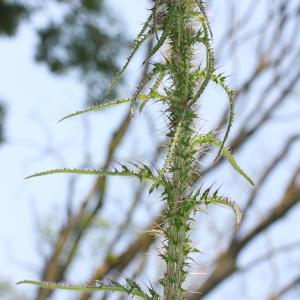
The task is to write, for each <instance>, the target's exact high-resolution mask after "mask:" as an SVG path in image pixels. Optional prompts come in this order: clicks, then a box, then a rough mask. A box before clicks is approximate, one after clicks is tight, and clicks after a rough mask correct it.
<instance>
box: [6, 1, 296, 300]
mask: <svg viewBox="0 0 300 300" xmlns="http://www.w3.org/2000/svg"><path fill="white" fill-rule="evenodd" d="M206 2H207V3H206V5H207V10H208V15H209V18H210V20H211V24H212V29H213V33H214V48H215V54H216V57H217V67H218V72H224V73H225V74H227V75H228V76H229V77H228V82H229V84H230V86H231V87H233V88H234V89H235V91H236V99H235V102H236V120H235V123H234V126H233V129H232V132H231V135H230V140H229V142H228V147H229V148H231V150H232V151H233V152H234V154H235V156H236V158H237V160H238V162H239V163H240V165H241V166H242V167H243V168H244V169H245V170H247V172H248V173H249V175H250V176H251V177H252V178H253V179H254V181H255V182H256V186H255V188H252V187H250V186H249V185H248V183H247V182H245V181H244V179H243V178H242V177H241V176H239V175H238V174H237V173H236V172H235V171H234V170H232V169H231V167H230V166H229V164H228V163H227V162H226V161H223V160H221V161H219V162H218V163H215V164H213V160H214V154H215V153H214V152H208V153H206V155H205V156H202V157H200V158H199V171H200V172H201V174H202V177H201V178H200V180H199V184H200V183H201V182H202V181H203V182H205V184H207V185H211V184H213V185H214V186H215V187H220V191H221V192H222V193H223V194H225V195H226V196H228V197H230V198H232V199H233V200H235V201H236V202H237V203H238V204H239V205H240V207H241V208H242V210H243V212H244V217H243V220H242V223H241V226H240V228H239V230H238V231H237V230H236V228H235V220H234V216H233V214H232V212H231V211H230V210H228V209H227V208H222V207H221V208H220V207H210V208H209V209H206V210H205V211H204V212H199V214H197V215H196V217H195V220H196V221H195V224H194V225H193V231H192V237H193V242H194V244H195V247H198V249H199V250H200V251H201V253H199V254H197V255H195V256H193V260H192V261H191V270H190V271H191V273H190V274H189V276H188V280H187V283H186V289H187V299H188V300H196V299H207V300H214V299H216V300H219V299H224V300H227V299H243V300H248V299H249V300H275V299H284V300H288V299H289V300H297V299H300V205H299V200H300V155H299V153H300V34H299V28H300V1H299V0H289V1H286V0H272V1H271V0H261V1H253V0H244V1H235V0H226V1H225V0H218V1H216V0H210V1H206ZM150 8H151V1H147V0H130V1H125V0H114V1H104V0H69V1H62V0H44V1H40V0H27V1H21V0H20V1H17V0H16V1H9V0H0V54H1V55H0V66H1V67H0V83H1V84H0V142H1V144H0V164H1V168H0V192H1V209H0V299H8V300H17V299H22V300H26V299H30V300H45V299H53V300H54V299H55V300H59V299H70V300H71V299H76V300H88V299H99V300H100V299H101V300H104V299H126V297H125V298H124V297H123V298H122V297H120V296H118V295H111V294H103V293H94V294H80V293H74V292H68V293H65V292H61V291H57V292H54V291H48V290H41V289H37V288H34V287H29V286H27V287H26V286H16V285H15V283H16V282H17V281H19V280H23V279H35V280H45V281H67V282H71V283H81V282H84V283H86V282H94V281H95V280H106V279H113V280H120V281H122V280H124V276H129V277H131V278H135V279H136V280H137V281H138V282H140V283H141V285H142V286H149V285H150V282H151V283H152V284H153V286H154V287H156V288H157V289H158V290H159V289H160V286H159V279H160V278H161V276H162V269H163V265H162V262H161V260H160V258H159V256H158V254H159V253H160V251H161V245H160V241H161V240H162V239H163V237H161V236H159V235H158V234H157V235H153V234H150V233H149V231H151V229H158V228H159V226H162V225H163V224H161V220H160V213H161V211H162V210H163V203H162V202H161V201H160V197H159V193H157V194H151V196H149V195H148V191H147V185H143V184H140V183H139V182H137V181H136V180H134V179H126V178H125V179H116V178H113V179H111V178H97V177H94V176H72V175H55V176H48V177H45V178H36V179H32V180H28V181H25V180H24V177H26V176H27V175H29V174H31V173H34V172H36V171H41V170H47V169H53V168H62V167H86V168H105V167H109V166H114V165H116V162H121V163H124V162H125V163H126V162H127V161H140V162H144V163H148V164H150V165H153V166H159V165H160V163H161V161H162V158H163V157H165V155H166V153H165V147H163V145H164V144H165V143H166V140H165V136H164V133H165V129H166V127H165V122H164V117H163V110H162V108H161V107H160V106H159V105H158V104H151V105H147V106H146V108H145V109H144V110H143V112H142V113H141V114H137V116H136V117H135V118H134V120H131V119H130V117H129V107H128V106H126V105H125V106H119V107H115V108H112V109H108V110H105V111H101V112H94V113H90V114H86V115H83V116H80V117H77V118H74V119H70V120H67V121H65V122H63V123H59V124H58V123H57V120H59V119H60V118H61V117H62V116H64V115H66V114H68V113H70V112H73V111H75V110H78V109H82V108H84V107H87V106H89V105H92V104H93V103H97V102H100V101H103V100H104V99H103V92H104V90H105V87H106V86H107V84H108V83H109V82H110V79H111V78H112V76H113V75H114V74H115V72H116V71H117V70H118V69H119V68H120V67H121V66H122V64H123V62H124V61H125V59H126V56H127V55H128V53H129V52H130V48H131V41H132V39H133V38H134V37H135V35H136V34H137V32H138V31H139V28H140V27H141V25H142V24H143V21H145V20H146V18H147V15H148V13H149V9H150ZM152 42H153V41H149V43H148V44H146V45H145V46H144V47H143V48H142V49H140V51H139V53H138V55H137V56H136V58H135V59H134V61H133V63H132V64H131V65H130V67H129V68H128V70H127V72H126V74H125V76H124V78H123V79H122V81H121V83H120V84H119V86H118V87H117V88H116V89H115V91H114V96H115V97H124V96H125V97H126V96H130V95H131V94H132V93H133V92H134V89H135V86H136V84H137V83H138V82H139V81H140V80H141V78H142V77H143V72H145V68H147V66H144V67H143V66H142V65H141V63H142V61H143V58H144V57H145V55H146V54H147V51H149V49H151V46H152ZM200 102H201V104H200V106H199V116H200V118H199V126H200V127H201V130H202V131H203V132H207V131H209V130H212V129H213V130H215V131H216V132H217V133H218V134H220V136H222V134H223V133H224V126H225V125H226V120H227V100H226V95H224V92H223V91H222V90H220V89H219V88H218V87H216V86H214V85H213V84H211V85H210V88H209V89H208V90H207V92H206V93H205V95H204V96H203V99H201V101H200Z"/></svg>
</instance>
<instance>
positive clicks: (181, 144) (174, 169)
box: [162, 0, 196, 300]
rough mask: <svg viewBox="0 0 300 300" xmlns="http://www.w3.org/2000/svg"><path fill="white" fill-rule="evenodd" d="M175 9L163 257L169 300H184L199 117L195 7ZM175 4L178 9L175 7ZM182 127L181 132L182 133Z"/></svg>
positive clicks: (183, 0) (184, 2)
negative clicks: (193, 102) (193, 144)
mask: <svg viewBox="0 0 300 300" xmlns="http://www.w3.org/2000/svg"><path fill="white" fill-rule="evenodd" d="M165 4H166V5H167V6H168V9H169V10H171V9H172V14H173V15H174V16H175V17H174V18H173V20H174V21H173V24H171V26H172V34H171V35H170V48H171V58H170V60H169V64H170V71H171V77H172V82H173V83H174V91H173V93H172V95H173V99H171V100H170V104H169V108H168V111H169V120H170V123H169V137H170V138H171V139H173V140H174V139H175V144H174V141H173V145H174V146H173V147H174V149H173V150H172V152H173V153H172V155H173V159H172V163H171V165H170V167H169V171H170V174H171V179H170V188H169V189H168V190H167V191H166V215H165V224H166V228H165V234H166V238H167V241H168V242H167V245H166V246H165V253H164V255H163V258H164V260H165V262H166V271H165V274H164V278H163V280H162V284H163V286H164V299H165V300H181V299H184V289H183V283H184V281H185V278H186V273H187V270H186V269H187V265H188V256H189V253H190V252H191V249H192V247H191V243H190V238H189V231H190V213H191V210H190V209H189V203H188V199H189V187H190V186H191V182H190V181H191V178H192V176H191V172H192V171H193V169H194V151H193V148H192V147H191V146H190V145H191V140H192V134H193V131H192V128H193V123H194V119H195V117H196V115H195V113H194V110H193V109H192V105H191V100H192V99H193V87H194V79H193V76H192V55H193V50H192V47H191V46H190V43H189V39H190V30H191V28H192V26H191V20H192V16H193V10H194V5H193V3H192V1H189V0H179V1H175V3H174V1H172V0H169V1H166V3H165ZM174 5H175V7H174ZM178 126H180V127H181V128H180V133H179V134H178V130H177V128H178Z"/></svg>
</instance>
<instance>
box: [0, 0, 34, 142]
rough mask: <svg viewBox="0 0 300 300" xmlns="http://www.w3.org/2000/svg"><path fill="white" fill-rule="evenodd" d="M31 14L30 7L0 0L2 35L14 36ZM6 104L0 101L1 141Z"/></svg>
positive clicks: (1, 138) (0, 28)
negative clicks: (22, 22)
mask: <svg viewBox="0 0 300 300" xmlns="http://www.w3.org/2000/svg"><path fill="white" fill-rule="evenodd" d="M28 14H29V11H28V8H27V7H25V6H24V5H22V4H19V3H17V2H12V1H6V0H0V37H1V36H13V35H14V34H15V33H16V31H17V29H18V26H19V24H20V22H21V21H22V20H23V19H25V18H26V17H27V16H28ZM4 112H5V110H4V106H3V104H2V103H1V102H0V143H2V142H3V139H4V137H3V122H4Z"/></svg>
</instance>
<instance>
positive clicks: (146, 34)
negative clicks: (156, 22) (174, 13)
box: [105, 13, 153, 96]
mask: <svg viewBox="0 0 300 300" xmlns="http://www.w3.org/2000/svg"><path fill="white" fill-rule="evenodd" d="M152 18H153V13H152V14H150V16H149V17H148V19H147V21H146V22H145V24H144V26H143V28H142V29H141V31H140V32H139V34H138V35H137V37H136V39H135V40H134V41H133V50H132V52H131V53H130V55H129V56H128V58H127V60H126V63H125V64H124V66H123V68H122V69H121V70H120V71H119V72H118V73H117V74H116V75H115V77H114V78H113V79H112V81H111V83H110V85H109V86H108V88H107V91H106V93H105V96H107V95H109V94H110V93H111V91H112V90H113V88H114V87H115V85H116V84H117V83H118V82H119V80H120V79H121V77H122V75H123V73H124V72H125V70H126V69H127V67H128V65H129V64H130V62H131V60H132V58H133V57H134V55H135V54H136V52H137V50H138V49H139V48H140V46H141V45H142V44H143V43H144V42H145V41H146V40H147V39H148V38H149V37H151V35H152V34H153V29H151V28H150V23H151V20H152ZM147 29H149V30H148V32H147Z"/></svg>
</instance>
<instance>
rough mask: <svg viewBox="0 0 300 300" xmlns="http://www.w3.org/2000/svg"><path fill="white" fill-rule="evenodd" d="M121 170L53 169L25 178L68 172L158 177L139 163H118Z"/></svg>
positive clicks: (151, 178) (141, 177)
mask: <svg viewBox="0 0 300 300" xmlns="http://www.w3.org/2000/svg"><path fill="white" fill-rule="evenodd" d="M120 166H121V170H118V169H113V170H93V169H76V168H75V169H68V168H63V169H53V170H47V171H43V172H38V173H35V174H32V175H30V176H28V177H26V178H25V179H29V178H33V177H39V176H46V175H51V174H61V173H63V174H64V173H70V174H83V175H98V176H126V177H137V178H139V179H140V180H143V179H150V180H153V181H155V182H157V181H158V179H157V178H156V177H155V176H154V175H153V174H152V172H151V170H150V168H148V167H147V166H145V165H142V164H141V165H140V166H139V167H138V168H137V169H136V170H131V169H129V168H128V167H127V166H125V165H120Z"/></svg>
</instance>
